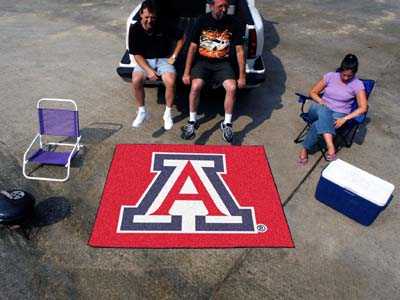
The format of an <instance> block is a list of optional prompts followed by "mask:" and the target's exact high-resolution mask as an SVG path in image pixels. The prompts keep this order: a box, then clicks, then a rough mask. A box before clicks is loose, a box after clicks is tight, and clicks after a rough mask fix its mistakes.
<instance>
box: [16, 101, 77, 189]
mask: <svg viewBox="0 0 400 300" xmlns="http://www.w3.org/2000/svg"><path fill="white" fill-rule="evenodd" d="M46 106H47V107H46ZM54 106H62V108H53V107H54ZM64 107H68V108H69V109H66V108H64ZM37 109H38V115H39V133H38V134H37V135H36V137H35V138H34V139H33V141H32V143H31V144H30V145H29V147H28V149H27V150H26V152H25V153H24V159H23V166H22V172H23V174H24V176H25V178H28V179H34V180H48V181H58V182H64V181H67V180H68V178H69V174H70V167H71V160H72V158H73V157H74V156H75V155H76V154H77V153H78V151H79V150H80V148H81V147H82V145H81V144H80V143H79V142H80V140H81V135H80V131H79V116H78V107H77V106H76V103H75V101H74V100H69V99H49V98H43V99H40V100H39V101H38V102H37ZM60 138H63V140H61V141H60ZM71 139H72V140H73V142H69V141H70V140H71ZM35 143H36V144H37V143H38V145H39V149H37V150H36V151H34V152H33V153H32V152H31V150H33V145H34V144H35ZM58 147H60V148H63V150H64V149H67V151H56V150H57V148H58ZM36 148H37V147H36ZM30 153H32V154H30ZM28 164H29V165H31V164H42V165H58V166H63V167H65V168H67V171H66V175H65V177H64V178H51V177H38V176H30V175H28V174H27V172H26V168H27V166H28Z"/></svg>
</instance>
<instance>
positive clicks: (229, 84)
mask: <svg viewBox="0 0 400 300" xmlns="http://www.w3.org/2000/svg"><path fill="white" fill-rule="evenodd" d="M223 86H224V89H225V91H226V92H227V93H234V92H235V91H236V81H235V80H233V79H228V80H225V81H224V83H223Z"/></svg>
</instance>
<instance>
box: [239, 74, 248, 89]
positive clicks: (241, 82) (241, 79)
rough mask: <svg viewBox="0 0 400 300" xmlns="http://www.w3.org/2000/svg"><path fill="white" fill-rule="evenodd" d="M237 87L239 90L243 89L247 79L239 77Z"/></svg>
mask: <svg viewBox="0 0 400 300" xmlns="http://www.w3.org/2000/svg"><path fill="white" fill-rule="evenodd" d="M237 86H238V88H239V89H242V88H244V87H245V86H246V77H239V79H238V80H237Z"/></svg>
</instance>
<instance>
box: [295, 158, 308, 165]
mask: <svg viewBox="0 0 400 300" xmlns="http://www.w3.org/2000/svg"><path fill="white" fill-rule="evenodd" d="M307 163H308V157H299V159H298V160H297V164H298V165H299V166H304V165H306V164H307Z"/></svg>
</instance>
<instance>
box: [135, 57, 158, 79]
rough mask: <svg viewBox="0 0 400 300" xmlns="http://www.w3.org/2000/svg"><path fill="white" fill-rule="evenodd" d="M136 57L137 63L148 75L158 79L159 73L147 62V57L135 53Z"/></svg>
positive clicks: (150, 77)
mask: <svg viewBox="0 0 400 300" xmlns="http://www.w3.org/2000/svg"><path fill="white" fill-rule="evenodd" d="M134 58H135V60H136V63H137V64H138V65H139V66H140V67H141V68H142V69H143V70H145V71H146V75H147V77H148V78H149V79H150V80H157V79H158V75H157V73H156V71H155V70H153V69H152V68H151V67H150V66H149V64H148V63H147V61H146V59H145V58H144V57H143V56H142V55H140V54H135V55H134Z"/></svg>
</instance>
